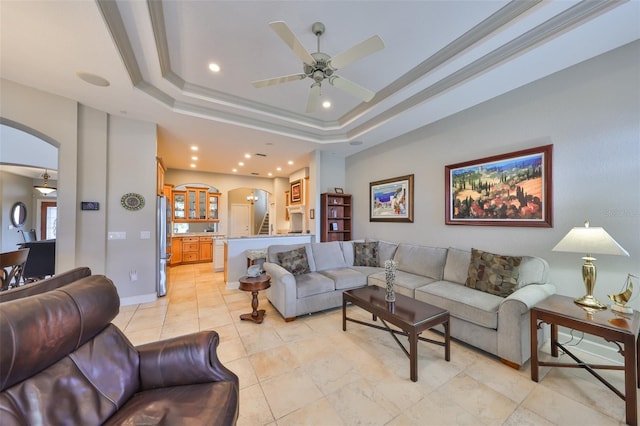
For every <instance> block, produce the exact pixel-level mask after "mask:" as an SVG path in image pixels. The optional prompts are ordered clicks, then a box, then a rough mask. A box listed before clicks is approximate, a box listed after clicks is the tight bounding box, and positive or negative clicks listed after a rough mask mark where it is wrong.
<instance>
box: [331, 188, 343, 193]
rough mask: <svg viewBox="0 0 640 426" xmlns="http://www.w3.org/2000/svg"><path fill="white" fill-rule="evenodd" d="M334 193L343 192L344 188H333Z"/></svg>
mask: <svg viewBox="0 0 640 426" xmlns="http://www.w3.org/2000/svg"><path fill="white" fill-rule="evenodd" d="M333 190H334V191H335V193H336V194H344V189H342V188H333Z"/></svg>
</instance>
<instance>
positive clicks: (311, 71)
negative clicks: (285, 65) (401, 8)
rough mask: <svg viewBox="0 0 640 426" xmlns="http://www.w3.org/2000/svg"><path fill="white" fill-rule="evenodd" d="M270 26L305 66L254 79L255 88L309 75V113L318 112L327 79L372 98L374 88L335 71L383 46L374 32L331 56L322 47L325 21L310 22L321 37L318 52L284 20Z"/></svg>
mask: <svg viewBox="0 0 640 426" xmlns="http://www.w3.org/2000/svg"><path fill="white" fill-rule="evenodd" d="M269 26H270V27H271V29H273V31H274V32H275V33H276V34H277V35H278V36H279V37H280V38H281V39H282V41H284V42H285V43H286V45H287V46H289V48H290V49H291V51H292V52H293V53H294V54H295V55H296V56H297V57H298V58H299V59H300V60H302V69H303V71H304V73H301V74H292V75H286V76H281V77H275V78H269V79H266V80H258V81H254V82H253V83H252V84H253V86H254V87H256V88H262V87H267V86H273V85H275V84H280V83H287V82H290V81H295V80H302V79H304V78H307V77H308V78H310V79H312V80H314V83H313V84H312V85H311V88H310V91H309V98H308V100H307V109H306V112H307V113H312V112H315V110H316V106H317V104H318V99H319V98H320V95H321V91H320V89H321V86H322V82H323V81H324V80H327V81H328V82H329V84H331V85H332V86H334V87H337V88H338V89H340V90H343V91H345V92H346V93H348V94H350V95H352V96H354V97H356V98H359V99H361V100H363V101H364V102H369V101H370V100H371V99H373V97H374V96H375V92H372V91H371V90H369V89H367V88H364V87H362V86H360V85H358V84H356V83H354V82H352V81H349V80H347V79H346V78H344V77H340V76H338V75H335V74H334V72H335V71H337V70H338V69H341V68H343V67H345V66H347V65H349V64H351V63H353V62H356V61H358V60H360V59H362V58H364V57H366V56H369V55H371V54H372V53H375V52H377V51H379V50H381V49H383V48H384V42H383V41H382V39H381V38H380V37H379V36H377V35H375V36H372V37H370V38H368V39H366V40H365V41H363V42H361V43H359V44H356V45H355V46H353V47H351V48H350V49H347V50H345V51H344V52H342V53H340V54H338V55H336V56H334V57H331V56H329V55H327V54H326V53H323V52H321V51H320V36H322V34H324V32H325V26H324V24H323V23H322V22H315V23H314V24H313V25H312V26H311V31H312V32H313V34H315V35H316V37H317V39H318V48H317V52H314V53H309V52H308V51H307V50H306V49H305V47H304V46H303V45H302V43H300V41H299V40H298V38H297V37H296V36H295V34H294V33H293V32H292V31H291V29H289V27H288V26H287V24H286V23H284V22H282V21H276V22H271V23H270V24H269Z"/></svg>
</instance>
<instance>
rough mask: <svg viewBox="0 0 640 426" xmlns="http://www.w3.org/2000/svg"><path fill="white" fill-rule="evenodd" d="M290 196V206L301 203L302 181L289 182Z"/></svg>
mask: <svg viewBox="0 0 640 426" xmlns="http://www.w3.org/2000/svg"><path fill="white" fill-rule="evenodd" d="M290 194H291V204H299V203H301V202H302V180H300V179H298V180H296V181H294V182H291V188H290Z"/></svg>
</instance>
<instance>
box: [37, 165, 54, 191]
mask: <svg viewBox="0 0 640 426" xmlns="http://www.w3.org/2000/svg"><path fill="white" fill-rule="evenodd" d="M33 188H34V189H37V190H38V191H39V192H40V194H42V195H44V196H45V197H46V196H47V195H49V194H51V193H52V192H54V191H56V188H55V187H53V186H49V173H47V170H46V169H45V170H44V174H43V175H42V185H34V186H33Z"/></svg>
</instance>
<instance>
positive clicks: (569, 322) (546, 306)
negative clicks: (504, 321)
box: [531, 294, 640, 425]
mask: <svg viewBox="0 0 640 426" xmlns="http://www.w3.org/2000/svg"><path fill="white" fill-rule="evenodd" d="M543 323H547V324H550V325H551V356H553V357H555V358H557V357H558V348H560V349H561V350H562V351H563V352H564V353H566V354H567V355H568V356H569V357H570V358H571V359H573V361H575V363H565V362H550V361H540V359H539V358H538V333H537V331H538V329H539V328H540V327H542V324H543ZM559 326H561V327H567V328H570V329H573V330H576V331H582V332H584V333H588V334H591V335H594V336H600V337H602V338H603V339H605V340H607V341H609V342H613V343H614V344H615V345H616V346H617V347H618V352H619V353H620V354H621V355H622V356H623V357H624V365H622V366H619V365H609V364H587V363H586V362H583V361H582V360H580V359H579V358H578V357H577V356H576V355H575V354H573V353H572V352H570V351H569V349H567V347H566V345H563V344H562V343H560V342H558V327H559ZM639 330H640V313H638V312H637V311H635V312H634V313H633V314H629V315H626V314H618V313H616V312H613V311H611V310H610V309H607V310H604V311H598V310H593V309H591V310H590V309H588V308H583V307H581V306H579V305H576V304H575V303H574V302H573V299H572V298H571V297H567V296H561V295H558V294H554V295H553V296H550V297H548V298H546V299H545V300H543V301H542V302H540V303H538V304H537V305H535V306H534V307H533V308H531V380H533V381H534V382H537V381H538V380H539V377H538V366H540V365H546V366H554V367H569V368H584V369H585V370H587V371H588V372H589V373H590V374H591V375H592V376H593V377H595V378H596V379H598V380H599V381H600V382H602V384H604V385H605V386H606V387H608V388H609V389H610V390H611V391H612V392H614V393H615V394H616V395H618V396H619V397H620V398H622V400H623V401H625V406H626V420H627V424H629V425H637V424H638V405H637V394H638V393H637V386H638V385H639V384H640V369H639V366H638V364H640V357H638V346H640V340H638V331H639ZM621 345H622V346H621ZM597 369H606V370H622V371H624V387H625V393H624V394H623V393H622V392H620V390H618V389H617V388H616V387H614V386H613V385H612V384H611V383H609V382H608V381H607V380H606V379H605V378H604V377H602V376H601V375H599V374H598V373H597V372H596V371H595V370H597Z"/></svg>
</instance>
